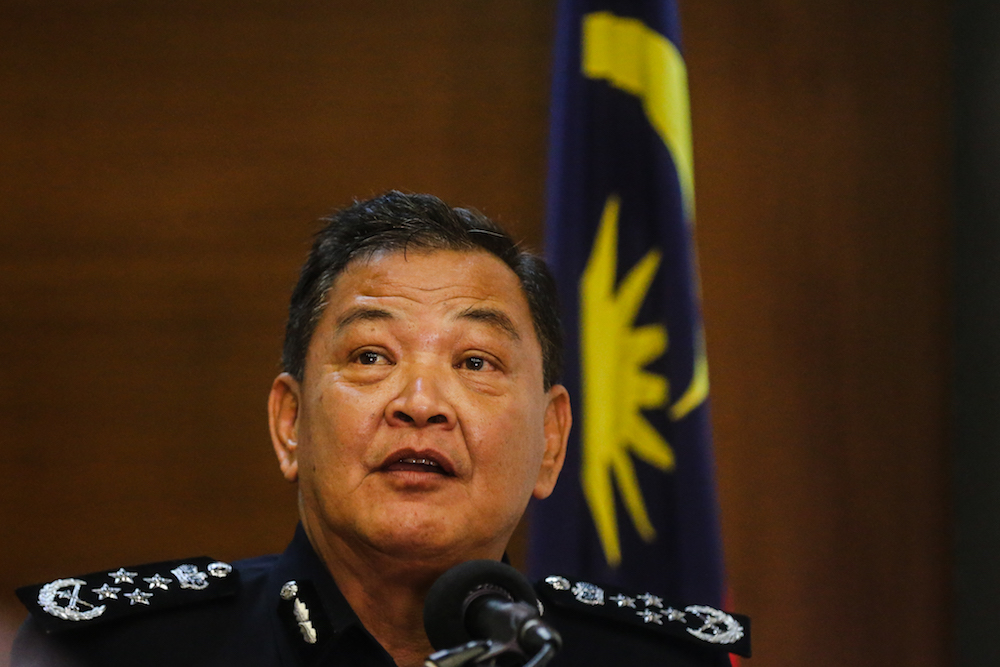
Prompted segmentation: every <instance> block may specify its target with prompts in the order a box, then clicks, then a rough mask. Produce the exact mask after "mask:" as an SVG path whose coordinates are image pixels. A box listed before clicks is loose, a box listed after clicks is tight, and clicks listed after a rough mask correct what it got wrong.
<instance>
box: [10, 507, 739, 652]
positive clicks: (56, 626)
mask: <svg viewBox="0 0 1000 667" xmlns="http://www.w3.org/2000/svg"><path fill="white" fill-rule="evenodd" d="M537 591H538V594H539V599H540V601H541V602H542V606H543V608H544V618H545V620H546V621H548V622H549V623H550V624H551V625H553V626H554V627H556V628H557V629H558V630H559V632H560V633H561V634H562V636H563V643H564V648H563V650H562V651H561V652H560V654H559V655H557V656H556V657H555V658H554V659H553V660H552V662H550V663H549V664H550V665H552V666H553V667H560V666H562V667H572V666H575V665H593V666H595V667H599V666H600V665H601V664H609V665H611V664H615V665H640V664H641V665H665V666H676V667H695V666H698V667H702V666H708V665H711V666H720V667H721V666H726V667H728V665H729V660H728V653H729V651H733V652H736V653H739V654H741V655H749V652H750V636H749V621H748V619H746V618H745V617H742V616H738V615H731V614H726V613H723V612H721V611H718V610H715V609H711V608H709V607H704V606H688V607H685V608H683V609H681V608H677V609H674V608H672V607H670V606H668V605H666V604H664V603H663V601H662V600H661V599H660V598H658V597H656V596H655V595H651V594H648V593H646V594H639V595H635V594H633V595H628V594H626V593H623V592H621V591H618V590H615V589H610V588H607V587H601V586H597V585H595V584H592V583H589V582H584V581H577V580H574V579H571V578H567V577H563V576H552V577H548V578H546V579H545V580H544V581H542V582H539V584H538V586H537ZM17 593H18V596H19V597H20V599H21V601H22V602H23V603H24V604H25V606H27V607H28V609H29V611H30V612H31V615H30V617H29V618H28V620H27V621H26V622H25V623H24V625H23V626H22V628H21V630H20V632H19V633H18V636H17V638H16V640H15V642H14V648H13V652H12V656H11V658H12V659H11V665H12V666H13V667H35V666H37V667H42V666H44V667H50V666H59V667H88V666H91V665H94V666H96V665H100V666H102V667H105V666H107V667H113V666H117V665H122V666H124V665H129V666H130V667H131V666H134V665H148V666H150V667H156V666H158V665H162V666H164V667H166V666H167V665H169V666H171V667H174V666H177V665H192V666H197V665H205V666H208V665H213V666H215V665H219V666H229V665H232V666H233V667H236V666H240V667H253V666H257V665H259V666H261V667H263V666H265V665H266V666H275V665H282V666H286V667H299V666H302V667H307V666H312V665H317V666H318V665H324V666H329V667H339V666H344V667H346V666H348V665H350V666H352V667H367V666H372V667H376V666H377V667H383V666H384V667H393V665H394V664H395V663H394V662H393V660H392V658H391V657H390V656H389V654H388V653H387V652H386V651H385V649H383V648H382V646H381V645H379V643H378V642H377V641H375V639H374V638H373V637H372V636H371V634H369V633H368V631H367V630H366V629H365V628H364V626H363V625H362V624H361V622H360V621H359V620H358V617H357V616H356V615H355V613H354V611H353V610H352V609H351V607H350V605H349V604H348V603H347V600H346V599H344V596H343V595H342V594H341V593H340V590H339V589H338V588H337V586H336V584H335V583H334V581H333V578H332V577H331V576H330V574H329V572H328V571H327V569H326V567H325V566H324V565H323V563H322V561H321V560H320V559H319V557H318V556H317V555H316V553H315V552H314V551H313V549H312V546H311V545H310V543H309V539H308V538H307V537H306V534H305V531H304V530H303V528H302V526H301V525H300V526H299V527H298V528H297V530H296V532H295V537H294V538H293V540H292V542H291V544H290V545H289V546H288V548H287V549H286V550H285V552H284V553H282V554H280V555H272V556H263V557H260V558H253V559H249V560H245V561H239V562H236V563H233V564H232V565H229V564H227V563H223V562H220V561H215V560H212V559H210V558H204V557H202V558H194V559H186V560H183V561H168V562H164V563H153V564H149V565H143V566H136V567H123V568H118V569H117V570H113V571H106V572H105V571H102V572H97V573H93V574H89V575H83V576H80V577H71V578H66V579H56V580H54V581H51V582H48V583H46V584H40V585H36V586H28V587H25V588H22V589H19V590H18V592H17Z"/></svg>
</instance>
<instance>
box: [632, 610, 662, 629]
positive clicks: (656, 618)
mask: <svg viewBox="0 0 1000 667" xmlns="http://www.w3.org/2000/svg"><path fill="white" fill-rule="evenodd" d="M635 614H636V616H639V617H641V618H642V620H643V621H645V622H646V623H656V624H657V625H663V621H662V620H661V619H662V618H663V614H657V613H656V612H655V611H650V610H649V609H643V610H642V611H637V612H635Z"/></svg>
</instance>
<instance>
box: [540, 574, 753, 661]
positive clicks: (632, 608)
mask: <svg viewBox="0 0 1000 667" xmlns="http://www.w3.org/2000/svg"><path fill="white" fill-rule="evenodd" d="M535 588H536V590H537V591H538V593H539V597H540V598H544V599H545V601H546V603H547V604H549V605H551V606H553V607H557V608H559V609H565V610H569V611H572V612H574V613H578V614H584V615H595V616H598V617H600V618H601V619H606V620H608V621H612V622H615V623H619V624H623V625H629V626H632V627H641V628H643V629H644V630H646V631H648V632H652V633H654V634H657V635H660V636H664V637H672V638H674V639H677V640H681V641H685V642H695V643H698V644H700V645H701V646H702V647H704V648H707V649H710V650H719V651H726V652H728V653H736V654H737V655H741V656H743V657H745V658H749V657H750V619H749V618H747V617H746V616H742V615H740V614H730V613H728V612H725V611H722V610H720V609H716V608H714V607H709V606H707V605H687V606H683V607H680V608H674V607H673V606H670V605H668V604H666V603H664V601H663V598H662V597H660V596H658V595H654V594H653V593H650V592H649V591H645V592H641V593H628V592H625V591H620V590H617V589H616V588H614V587H612V586H605V585H604V584H601V585H597V584H594V583H590V582H587V581H579V580H574V579H570V578H567V577H563V576H559V575H553V576H550V577H546V578H545V579H544V580H543V581H541V582H539V583H538V584H537V585H536V587H535Z"/></svg>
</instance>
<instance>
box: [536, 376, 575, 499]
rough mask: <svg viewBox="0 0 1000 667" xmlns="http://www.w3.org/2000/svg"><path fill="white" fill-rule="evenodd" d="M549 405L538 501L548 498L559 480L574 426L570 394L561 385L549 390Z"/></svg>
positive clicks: (539, 473) (537, 489)
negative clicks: (567, 444) (570, 431)
mask: <svg viewBox="0 0 1000 667" xmlns="http://www.w3.org/2000/svg"><path fill="white" fill-rule="evenodd" d="M548 398H549V403H548V405H547V406H546V408H545V454H544V455H543V457H542V467H541V469H540V470H539V471H538V481H536V482H535V492H534V496H535V497H536V498H538V499H542V498H548V496H549V494H550V493H552V489H554V488H555V486H556V480H557V479H559V471H561V470H562V467H563V462H564V461H565V460H566V442H567V440H569V429H570V427H571V426H572V425H573V412H572V410H571V409H570V405H569V392H568V391H566V387H564V386H562V385H561V384H557V385H554V386H553V387H552V388H551V389H549V393H548Z"/></svg>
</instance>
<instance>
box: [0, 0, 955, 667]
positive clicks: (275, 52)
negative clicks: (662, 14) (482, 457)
mask: <svg viewBox="0 0 1000 667" xmlns="http://www.w3.org/2000/svg"><path fill="white" fill-rule="evenodd" d="M339 4H343V5H347V4H349V3H339ZM333 5H334V3H302V4H296V5H294V6H293V5H292V4H291V3H280V2H273V1H271V2H263V1H262V2H253V3H247V2H235V1H233V0H220V1H217V2H211V3H201V2H192V1H190V0H183V1H174V2H162V1H160V2H154V1H149V2H142V3H126V2H117V1H113V0H105V1H101V2H92V3H68V2H62V3H60V2H44V1H42V2H38V1H29V0H7V1H6V2H5V3H3V4H2V5H0V35H3V38H2V39H0V91H2V92H0V128H2V129H0V232H2V234H0V354H2V361H0V434H2V436H0V437H2V447H0V462H2V470H3V484H2V485H0V526H2V536H3V537H2V543H3V548H2V553H0V590H3V591H10V590H11V589H12V588H13V587H15V586H16V585H19V584H24V583H30V582H35V581H41V580H47V579H51V578H53V577H56V576H67V575H70V574H75V573H79V572H86V571H90V570H96V569H99V568H103V567H107V566H117V565H118V564H125V563H130V562H143V561H148V560H158V559H164V558H170V557H180V556H184V555H190V554H195V553H203V552H204V553H209V554H212V555H214V556H216V557H219V558H226V559H235V558H240V557H245V556H250V555H256V554H259V553H264V552H269V551H274V550H278V549H280V548H282V547H283V545H284V543H285V541H286V540H287V539H288V537H289V536H290V533H291V530H292V527H293V525H294V520H295V508H294V492H293V489H292V488H290V487H288V486H287V485H286V484H285V483H284V482H283V480H282V479H281V477H280V475H279V474H278V470H277V466H276V465H275V463H274V461H273V460H272V459H273V455H272V453H271V451H270V445H269V441H268V437H267V431H266V422H265V414H264V403H265V397H266V394H267V390H268V387H269V384H270V381H271V379H272V377H273V375H274V374H275V372H276V371H277V367H278V357H279V349H280V342H281V336H282V330H283V321H284V313H285V308H286V301H287V298H288V295H289V293H290V290H291V287H292V285H293V283H294V281H295V277H296V271H297V267H298V265H299V263H300V262H301V260H302V258H303V257H304V255H305V252H306V250H307V245H308V239H309V236H310V234H311V233H312V231H314V229H315V223H314V221H315V220H316V219H317V218H319V217H320V216H321V215H323V214H325V213H327V212H329V211H330V210H331V209H332V208H333V207H335V206H337V205H340V204H343V203H345V202H347V201H349V200H350V199H351V198H352V197H354V196H368V195H370V194H373V193H376V192H378V191H381V190H384V189H386V188H389V187H397V188H403V189H409V190H417V191H430V192H433V193H435V194H438V195H440V196H442V197H444V198H445V199H446V200H449V201H451V202H453V203H456V204H469V205H474V206H477V207H479V208H481V209H482V210H484V211H485V212H486V213H487V214H490V215H492V216H495V217H497V218H498V219H500V220H501V221H502V222H504V223H506V224H507V225H508V226H509V227H510V228H511V229H512V230H513V231H514V232H515V234H517V235H518V236H521V237H523V238H525V239H526V240H528V241H529V242H530V243H533V244H535V245H537V244H538V243H539V242H540V238H541V234H540V226H541V222H542V212H543V202H544V174H545V157H546V134H547V113H548V96H549V90H548V85H549V80H550V72H549V68H550V62H551V44H552V37H553V31H554V23H553V21H554V3H552V2H541V3H540V2H537V1H535V0H522V1H519V2H512V1H507V2H498V1H492V2H487V1H482V2H461V1H460V0H447V1H439V2H435V3H357V4H355V6H353V7H352V6H337V7H334V6H333ZM682 18H683V26H684V36H685V50H686V56H687V62H688V67H689V75H690V81H691V94H692V106H693V124H694V139H695V160H696V178H697V198H698V213H699V220H698V242H699V244H700V253H701V255H700V256H701V268H702V278H703V283H704V285H703V287H704V308H705V317H706V328H707V334H708V344H709V359H710V364H711V373H712V375H711V377H712V383H713V384H712V387H713V410H714V421H715V431H716V448H717V458H718V462H719V464H718V467H719V481H720V493H721V502H722V510H723V524H724V531H725V533H724V539H725V546H726V551H727V561H728V568H729V572H730V578H731V584H732V589H733V592H734V596H735V603H736V607H738V608H739V610H740V611H744V612H746V613H749V614H751V615H752V616H753V617H754V624H755V625H754V632H755V635H754V643H755V657H754V658H753V660H752V661H751V662H750V663H749V664H750V665H753V666H754V667H766V666H783V665H804V664H809V665H817V666H824V665H830V666H831V667H832V666H835V665H836V666H842V665H873V666H874V665H885V664H904V665H919V666H923V665H928V666H930V665H946V664H950V657H951V653H952V642H951V636H950V635H951V633H950V629H949V627H950V624H951V609H950V589H949V586H950V583H949V582H950V577H951V574H950V564H949V556H948V548H949V541H948V533H949V521H950V519H949V514H948V512H949V499H948V491H947V479H948V477H947V470H948V466H949V458H948V448H947V444H948V437H949V428H950V427H949V423H948V414H949V409H948V401H949V398H950V385H949V383H950V352H949V349H950V336H951V334H950V326H949V317H950V311H949V307H950V306H949V289H950V277H949V260H950V255H951V245H950V233H951V231H950V230H951V221H950V185H949V179H950V161H951V144H950V141H951V135H950V129H949V127H950V126H949V123H950V113H951V112H950V104H949V96H950V92H951V91H950V85H951V83H950V63H949V41H948V39H949V35H948V31H947V29H946V27H947V24H948V5H947V3H945V2H944V1H943V0H886V1H884V2H878V3H870V2H861V1H859V0H854V1H842V0H837V1H834V0H823V1H820V2H811V3H792V2H787V1H783V0H761V1H759V2H753V3H744V2H736V1H732V0H730V1H729V2H725V1H721V0H719V1H709V2H687V3H683V7H682ZM521 548H522V547H519V548H518V553H522V551H520V549H521ZM21 616H22V612H21V611H20V610H19V609H18V608H17V607H16V602H15V600H14V598H13V595H12V594H10V593H3V594H2V595H0V617H2V618H5V619H6V623H5V624H0V625H4V626H5V630H4V631H2V632H0V635H2V634H4V633H6V635H7V636H6V638H5V639H0V650H3V651H5V649H6V643H7V642H9V641H10V637H9V634H10V632H11V631H12V630H11V628H12V627H14V626H16V624H17V623H18V622H19V621H20V618H21Z"/></svg>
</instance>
